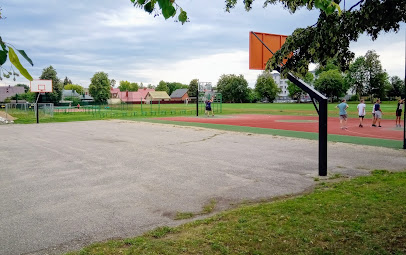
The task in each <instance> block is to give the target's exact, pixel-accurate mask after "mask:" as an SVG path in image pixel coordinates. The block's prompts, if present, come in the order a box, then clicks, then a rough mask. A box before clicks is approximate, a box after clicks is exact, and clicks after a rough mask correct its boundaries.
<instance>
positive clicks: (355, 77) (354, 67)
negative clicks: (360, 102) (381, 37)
mask: <svg viewBox="0 0 406 255" xmlns="http://www.w3.org/2000/svg"><path fill="white" fill-rule="evenodd" d="M368 80H369V75H368V71H367V69H366V65H365V57H363V56H361V57H358V58H357V59H355V61H354V62H353V63H351V64H350V68H349V69H348V72H347V75H346V76H345V82H346V83H347V84H348V86H349V87H350V88H351V89H352V92H355V93H356V95H357V96H358V99H361V96H362V95H364V94H365V90H366V87H367V84H368Z"/></svg>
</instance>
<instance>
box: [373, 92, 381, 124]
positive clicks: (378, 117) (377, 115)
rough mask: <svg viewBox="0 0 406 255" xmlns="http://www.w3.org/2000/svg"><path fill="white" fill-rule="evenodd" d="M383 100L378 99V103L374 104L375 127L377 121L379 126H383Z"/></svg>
mask: <svg viewBox="0 0 406 255" xmlns="http://www.w3.org/2000/svg"><path fill="white" fill-rule="evenodd" d="M380 103H381V100H379V99H378V100H376V104H375V105H374V110H375V119H374V122H373V123H372V126H373V127H376V123H378V127H382V126H381V119H382V115H383V112H382V109H381V105H380Z"/></svg>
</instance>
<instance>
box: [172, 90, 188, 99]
mask: <svg viewBox="0 0 406 255" xmlns="http://www.w3.org/2000/svg"><path fill="white" fill-rule="evenodd" d="M187 92H188V89H177V90H175V91H174V92H172V94H171V100H172V101H182V102H185V101H186V100H187V99H188V98H189V95H188V94H187Z"/></svg>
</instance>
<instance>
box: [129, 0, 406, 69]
mask: <svg viewBox="0 0 406 255" xmlns="http://www.w3.org/2000/svg"><path fill="white" fill-rule="evenodd" d="M262 1H264V8H265V7H267V6H268V5H270V4H277V3H282V4H283V5H284V7H285V8H286V9H288V10H289V11H290V12H291V13H295V12H296V11H297V10H298V9H300V8H302V7H305V8H307V9H308V10H312V9H320V10H321V11H320V14H319V18H318V20H317V22H316V24H314V25H312V26H308V27H306V28H297V29H296V30H295V31H294V32H293V33H292V34H291V35H290V36H289V37H288V38H287V39H286V42H285V44H284V45H283V46H282V48H281V49H280V50H279V51H277V52H276V53H275V54H274V56H273V57H272V58H271V59H270V60H269V61H268V63H267V66H266V69H267V70H275V69H278V67H279V65H280V63H282V61H283V60H284V58H287V57H288V56H290V55H291V54H292V53H293V54H292V56H291V57H290V58H289V60H288V61H287V63H286V65H285V67H284V68H283V69H282V71H283V72H287V71H293V72H294V73H297V74H302V75H303V76H304V75H305V74H306V73H307V71H308V65H309V63H321V64H322V65H325V64H326V63H327V61H328V60H329V59H331V58H336V59H337V62H338V65H339V67H340V70H342V71H344V70H347V69H348V66H349V64H350V62H351V60H352V59H353V58H354V56H355V54H354V53H353V52H351V51H350V50H349V46H350V42H352V41H357V39H358V38H359V36H360V35H361V34H363V33H365V34H367V35H369V36H371V38H372V39H373V40H375V39H376V38H377V37H378V35H379V33H380V32H381V31H385V32H389V31H395V32H398V31H399V27H400V23H401V22H406V4H405V1H404V0H360V1H358V2H357V3H355V4H354V5H353V6H350V7H349V8H344V9H343V10H341V9H340V7H339V4H340V3H341V2H342V1H341V0H262ZM131 2H132V3H133V4H134V6H137V7H140V8H144V10H145V11H146V12H148V13H154V16H159V15H160V14H162V15H163V16H164V18H165V19H168V18H170V17H175V16H176V15H178V20H179V21H181V22H182V24H183V23H184V22H186V21H187V19H188V17H187V13H186V11H185V10H183V9H182V8H181V7H180V6H179V5H178V4H177V3H176V1H175V0H131ZM238 2H241V1H238V0H225V10H226V11H228V12H230V11H231V10H232V9H233V8H234V7H235V6H236V4H237V3H238ZM242 2H243V3H244V5H245V9H246V10H247V11H249V10H251V8H252V5H253V2H254V0H243V1H242ZM156 3H158V4H156Z"/></svg>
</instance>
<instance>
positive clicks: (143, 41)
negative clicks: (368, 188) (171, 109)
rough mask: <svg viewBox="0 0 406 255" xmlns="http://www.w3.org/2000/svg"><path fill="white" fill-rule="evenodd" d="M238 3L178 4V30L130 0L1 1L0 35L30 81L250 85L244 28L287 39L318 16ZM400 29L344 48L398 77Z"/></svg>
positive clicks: (401, 71) (198, 0) (186, 0)
mask: <svg viewBox="0 0 406 255" xmlns="http://www.w3.org/2000/svg"><path fill="white" fill-rule="evenodd" d="M239 2H240V3H239V5H238V6H237V8H236V9H234V10H233V11H232V12H231V13H226V12H225V11H224V1H223V0H177V3H178V4H179V5H180V6H181V7H182V8H183V9H184V10H186V11H187V12H188V16H189V18H190V22H188V23H185V24H184V25H181V23H178V22H174V19H169V20H166V21H165V20H164V18H163V17H162V16H160V17H155V18H154V16H153V15H149V14H147V13H146V12H144V11H143V10H140V9H138V8H135V7H133V6H132V4H131V1H130V0H115V1H111V0H108V1H107V0H98V1H89V0H70V1H59V0H33V1H27V0H8V1H2V0H0V7H2V9H3V11H2V15H3V16H5V17H6V19H5V20H1V21H0V36H2V38H3V41H5V42H9V43H11V44H13V45H14V46H15V47H16V48H17V49H24V50H25V52H26V53H27V54H28V55H29V56H30V58H31V59H32V60H33V62H34V67H31V66H29V64H28V63H27V62H26V61H25V60H24V59H21V62H22V63H23V65H24V66H25V67H27V69H28V71H29V72H30V73H31V75H32V76H33V78H34V79H37V78H38V77H39V76H40V75H41V73H42V70H43V69H44V68H46V67H48V66H50V65H52V66H53V67H54V68H55V69H56V71H57V72H58V77H59V78H60V79H64V78H65V76H67V77H69V78H70V79H71V80H72V82H73V83H75V84H80V85H82V86H84V87H88V86H89V84H90V78H91V77H92V76H93V75H94V73H96V72H100V71H103V72H106V73H108V75H109V78H110V79H115V80H116V81H117V83H118V82H119V81H120V80H128V81H130V82H138V83H141V82H142V83H144V84H145V85H147V84H153V85H156V84H158V83H159V81H160V80H164V81H167V82H182V83H185V84H189V82H190V81H191V80H192V79H199V80H200V81H205V82H212V83H213V84H216V83H217V81H218V79H219V77H220V75H222V74H237V75H239V74H242V75H244V77H245V78H246V79H247V80H248V82H249V84H250V86H251V87H253V86H254V84H255V80H256V77H257V75H258V74H259V73H260V71H254V70H249V69H248V36H249V31H257V32H264V33H274V34H285V35H289V34H291V33H292V32H293V31H294V29H295V28H297V27H306V26H308V25H312V24H314V23H315V22H316V20H317V17H318V11H308V10H300V11H298V12H296V13H295V14H290V13H289V12H288V11H287V10H284V9H283V8H282V7H281V6H280V5H272V6H269V7H267V8H266V9H263V8H262V3H263V2H264V0H257V1H255V4H254V8H253V9H252V10H251V11H250V12H246V11H245V10H244V9H243V6H242V1H239ZM351 2H355V1H351V0H349V1H347V6H350V5H351ZM401 28H402V29H401V31H400V32H399V33H397V34H396V33H393V32H392V33H388V34H381V36H380V38H379V39H378V40H377V41H374V42H373V41H372V40H371V39H369V38H368V37H366V36H363V37H361V38H360V39H359V40H358V42H355V43H352V45H351V49H352V50H353V51H354V52H355V54H356V56H360V55H364V54H365V53H366V52H367V50H375V51H376V52H377V53H378V55H380V60H381V62H382V65H383V68H384V69H386V71H387V72H388V73H389V75H390V76H394V75H397V76H400V77H402V79H403V78H404V77H405V30H406V26H405V25H404V24H402V26H401ZM5 66H6V67H8V68H9V66H10V65H9V63H8V64H6V65H5ZM311 68H313V67H311ZM15 83H26V84H28V81H27V80H26V79H25V78H24V77H19V78H18V79H17V81H16V82H13V81H12V79H3V81H0V86H1V85H3V86H4V85H9V84H11V85H13V84H15Z"/></svg>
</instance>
